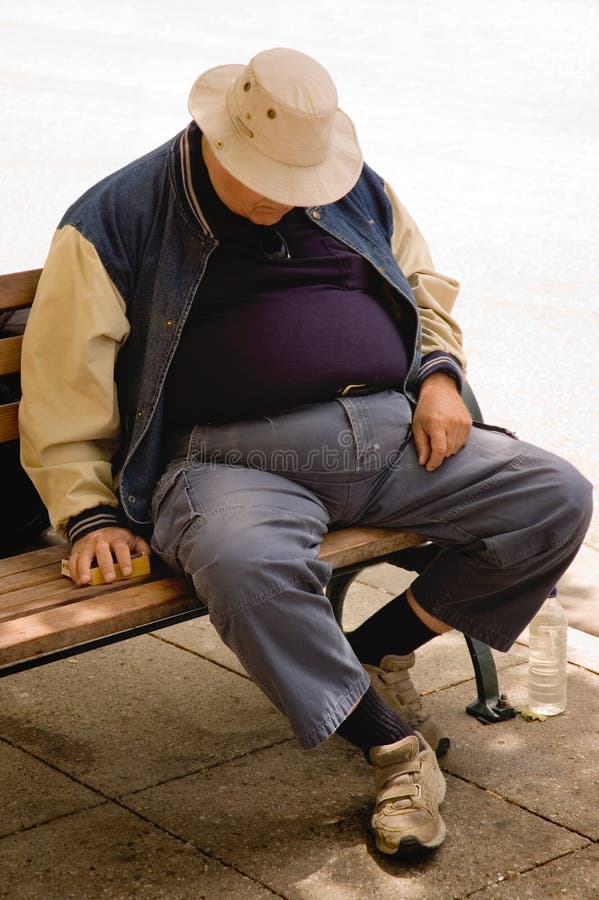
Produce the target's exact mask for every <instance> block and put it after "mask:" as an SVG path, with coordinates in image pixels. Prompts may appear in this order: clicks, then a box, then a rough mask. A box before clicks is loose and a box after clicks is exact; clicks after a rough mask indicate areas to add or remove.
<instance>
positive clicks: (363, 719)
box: [337, 685, 414, 759]
mask: <svg viewBox="0 0 599 900" xmlns="http://www.w3.org/2000/svg"><path fill="white" fill-rule="evenodd" d="M337 734H340V735H341V737H343V738H345V740H346V741H349V742H350V744H353V745H354V747H359V748H360V750H362V752H363V753H364V756H365V757H366V759H368V752H369V750H371V748H372V747H380V746H382V745H384V744H394V743H395V742H396V741H401V740H402V738H405V737H408V736H409V735H410V734H414V731H413V730H412V728H410V726H409V725H408V723H407V722H404V720H403V719H400V717H399V716H398V715H397V713H396V712H395V711H394V710H393V709H392V708H391V707H390V706H389V704H388V703H387V702H386V700H384V699H383V697H381V695H380V694H379V693H377V691H375V689H374V688H373V687H372V685H371V686H370V687H369V688H368V690H367V691H366V693H365V694H364V696H363V697H362V699H361V700H360V702H359V703H358V705H357V706H356V707H355V709H353V710H352V711H351V712H350V714H349V716H348V717H347V719H346V720H345V722H342V723H341V725H340V726H339V728H338V729H337Z"/></svg>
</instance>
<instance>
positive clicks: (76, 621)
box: [0, 576, 198, 665]
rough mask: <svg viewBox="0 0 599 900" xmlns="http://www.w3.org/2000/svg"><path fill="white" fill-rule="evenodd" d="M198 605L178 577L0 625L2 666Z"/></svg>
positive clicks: (111, 592) (111, 593)
mask: <svg viewBox="0 0 599 900" xmlns="http://www.w3.org/2000/svg"><path fill="white" fill-rule="evenodd" d="M196 607H198V600H197V597H195V596H193V594H192V593H191V592H190V590H189V587H188V585H187V584H186V582H185V581H184V580H183V579H182V578H177V577H176V576H173V577H172V578H165V579H164V580H162V581H151V582H145V583H144V584H138V585H135V586H132V587H128V588H126V589H125V590H122V591H120V592H118V593H115V592H114V591H110V592H107V593H104V594H102V595H100V596H96V597H92V598H91V599H87V600H82V601H81V602H79V603H76V604H73V605H69V606H63V607H60V608H58V609H51V610H45V611H44V612H40V613H36V614H34V615H32V616H26V617H25V618H20V619H16V620H12V621H10V622H3V623H2V624H1V625H0V661H1V662H2V664H6V665H8V664H10V663H13V662H19V661H21V660H23V659H29V658H30V657H34V656H39V655H41V654H43V653H50V652H51V651H53V650H62V649H63V648H65V647H71V646H74V645H77V644H80V643H83V642H85V641H91V640H94V639H95V638H99V637H104V636H105V635H107V634H114V633H117V632H119V631H125V630H126V629H128V628H134V627H135V626H137V625H145V624H146V623H148V622H154V621H157V620H159V619H162V618H164V617H165V616H169V615H173V614H175V613H179V612H184V611H187V610H191V609H195V608H196Z"/></svg>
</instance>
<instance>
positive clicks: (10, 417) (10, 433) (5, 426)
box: [0, 403, 19, 444]
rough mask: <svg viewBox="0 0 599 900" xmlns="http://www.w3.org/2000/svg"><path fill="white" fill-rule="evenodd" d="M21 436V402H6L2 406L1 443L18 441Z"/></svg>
mask: <svg viewBox="0 0 599 900" xmlns="http://www.w3.org/2000/svg"><path fill="white" fill-rule="evenodd" d="M18 437H19V404H18V403H4V404H3V405H2V406H0V444H5V443H7V441H16V440H17V439H18Z"/></svg>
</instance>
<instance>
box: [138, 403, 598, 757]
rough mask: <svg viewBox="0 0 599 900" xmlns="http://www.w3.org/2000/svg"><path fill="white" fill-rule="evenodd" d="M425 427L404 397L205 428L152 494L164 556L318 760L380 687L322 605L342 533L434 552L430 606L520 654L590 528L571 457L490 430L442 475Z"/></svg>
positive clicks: (425, 582) (426, 587)
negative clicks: (329, 550)
mask: <svg viewBox="0 0 599 900" xmlns="http://www.w3.org/2000/svg"><path fill="white" fill-rule="evenodd" d="M410 423H411V409H410V406H409V404H408V402H407V400H406V399H405V397H404V396H403V395H402V394H401V393H398V392H396V391H392V390H387V391H382V392H380V393H378V394H373V395H370V396H366V397H353V398H341V399H339V400H333V401H331V402H327V403H317V404H311V405H309V406H305V407H301V408H298V409H296V410H292V411H290V412H287V413H284V414H281V415H277V416H273V417H270V418H266V417H265V418H260V419H256V420H250V421H245V422H237V423H232V424H225V425H209V426H198V427H196V428H194V429H193V431H192V432H191V434H190V435H189V436H188V437H187V439H186V440H185V441H184V444H183V445H182V447H183V449H182V450H181V451H180V452H179V453H178V454H176V458H174V459H172V461H171V462H170V464H169V466H168V468H167V469H166V471H165V473H164V475H163V476H162V478H161V480H160V482H159V483H158V485H157V488H156V491H155V494H154V498H153V517H154V536H153V547H154V550H155V551H156V552H157V553H158V554H159V556H161V557H162V558H163V559H164V560H165V561H166V562H167V563H168V564H169V565H170V566H171V567H172V568H173V569H175V570H176V571H178V572H181V573H183V574H185V575H186V576H187V577H188V578H189V579H190V581H191V582H192V583H193V586H194V589H195V592H196V594H197V596H198V597H199V598H200V600H201V601H202V602H203V603H205V604H206V605H207V606H208V608H209V610H210V618H211V621H212V622H213V624H214V626H215V627H216V629H217V631H218V633H219V634H220V636H221V638H222V639H223V641H224V642H225V643H226V644H227V646H229V647H230V648H231V649H232V650H233V651H234V653H235V654H236V655H237V656H238V658H239V659H240V661H241V662H242V663H243V665H244V667H245V668H246V670H247V671H248V673H249V674H250V676H251V677H252V678H253V680H254V681H255V682H256V684H257V685H259V687H260V688H262V690H263V691H264V692H265V693H266V694H267V696H268V697H269V698H270V699H271V700H272V702H273V703H274V704H275V705H276V706H277V707H278V708H279V709H280V710H281V711H282V712H283V713H284V714H285V715H286V716H287V718H288V719H289V722H290V723H291V726H292V727H293V729H294V732H295V734H296V736H297V739H298V741H299V743H300V744H301V745H302V746H303V747H313V746H316V745H317V744H319V743H320V742H321V741H323V740H324V739H325V738H327V737H328V736H329V735H330V734H332V733H333V732H334V731H335V730H336V729H337V728H338V726H339V725H340V723H341V722H342V721H343V720H344V719H345V717H346V716H347V715H348V713H349V712H350V711H351V709H352V708H353V707H354V706H355V704H356V703H357V701H358V700H359V699H360V697H361V696H362V695H363V694H364V692H365V691H366V690H367V688H368V686H369V677H368V675H367V674H366V672H365V671H364V669H363V668H362V666H361V665H360V663H359V661H358V660H357V658H356V656H355V655H354V653H353V651H352V649H351V647H350V646H349V644H348V642H347V641H346V639H345V637H344V636H343V634H342V632H341V630H340V628H339V626H338V625H337V623H336V621H335V619H334V617H333V615H332V612H331V607H330V604H329V602H328V600H327V599H326V597H325V596H324V594H323V588H324V587H325V585H326V583H327V581H328V579H329V577H330V573H331V569H330V566H329V564H328V563H325V562H322V561H321V560H319V559H318V550H319V546H320V542H321V540H322V538H323V535H324V534H325V533H326V531H327V530H328V529H329V528H330V527H331V526H338V525H345V526H347V525H355V524H360V525H370V526H384V527H390V528H391V527H392V528H402V529H405V530H409V531H414V532H417V533H419V534H421V535H423V536H424V537H426V538H430V539H433V540H434V541H435V542H437V543H438V544H440V545H441V546H442V547H443V548H444V549H443V552H441V553H440V554H439V556H438V557H437V558H436V559H435V561H434V562H433V563H432V564H431V565H430V566H429V567H428V569H427V570H426V571H425V572H424V573H423V574H422V575H420V576H419V577H418V578H417V579H416V580H415V581H414V583H413V585H412V590H413V593H414V597H415V598H416V600H417V602H418V603H419V604H420V605H421V606H422V607H424V609H426V610H427V611H428V612H430V613H431V614H432V615H433V616H436V617H437V618H439V619H441V620H442V621H443V622H445V623H446V624H448V625H450V626H452V627H453V628H457V629H458V630H460V631H462V632H464V633H466V634H468V635H471V636H472V637H475V638H478V639H479V640H481V641H484V642H485V643H487V644H490V645H491V646H492V647H495V648H496V649H498V650H507V649H508V648H509V647H510V646H511V644H512V643H513V641H514V640H515V639H516V637H517V636H518V634H519V633H520V632H521V631H522V629H523V628H524V627H525V626H526V624H527V623H528V622H529V621H530V619H531V618H532V616H533V615H534V614H535V612H536V611H537V609H538V608H539V606H540V605H541V603H542V602H543V600H544V599H545V597H546V596H547V594H548V592H549V591H550V590H551V588H552V587H553V585H554V584H555V582H556V581H557V580H558V579H559V578H560V576H561V575H562V574H563V572H564V571H565V570H566V568H567V567H568V565H569V563H570V562H571V560H572V559H573V557H574V555H575V554H576V551H577V550H578V548H579V546H580V544H581V542H582V539H583V537H584V534H585V532H586V529H587V527H588V524H589V520H590V512H591V490H590V485H589V483H588V482H587V481H586V479H584V478H583V477H582V475H580V473H579V472H578V471H577V470H576V469H575V468H574V467H573V466H571V465H570V464H569V463H567V462H565V461H564V460H562V459H560V458H559V457H556V456H554V455H553V454H551V453H547V452H545V451H543V450H540V449H539V448H537V447H534V446H532V445H531V444H526V443H524V442H522V441H519V440H517V439H515V438H514V437H513V436H511V435H509V434H508V433H505V432H502V431H501V430H494V429H488V428H483V427H474V428H473V429H472V433H471V436H470V437H469V439H468V442H467V443H466V445H465V446H464V447H463V448H462V450H460V452H459V453H457V454H456V455H455V456H453V457H450V458H448V459H446V460H445V461H444V462H443V464H442V465H441V466H440V468H438V469H437V470H436V471H434V472H427V471H426V470H425V469H424V468H422V467H421V466H419V465H418V461H417V454H416V451H415V448H414V445H413V441H412V440H411V438H410ZM180 446H181V445H180Z"/></svg>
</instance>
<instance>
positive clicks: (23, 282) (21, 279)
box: [0, 269, 42, 309]
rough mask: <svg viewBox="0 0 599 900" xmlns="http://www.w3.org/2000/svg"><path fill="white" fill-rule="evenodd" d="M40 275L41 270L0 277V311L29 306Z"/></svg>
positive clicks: (29, 270) (30, 270)
mask: <svg viewBox="0 0 599 900" xmlns="http://www.w3.org/2000/svg"><path fill="white" fill-rule="evenodd" d="M41 274H42V270H41V269H28V270H27V271H26V272H13V273H11V274H10V275H2V276H0V309H22V308H23V307H24V306H31V304H32V302H33V298H34V297H35V291H36V288H37V283H38V281H39V280H40V275H41Z"/></svg>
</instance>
